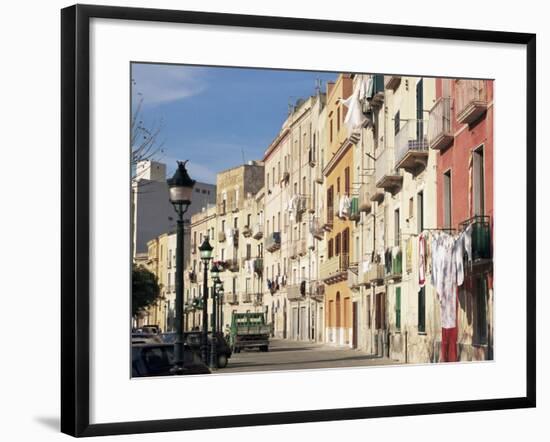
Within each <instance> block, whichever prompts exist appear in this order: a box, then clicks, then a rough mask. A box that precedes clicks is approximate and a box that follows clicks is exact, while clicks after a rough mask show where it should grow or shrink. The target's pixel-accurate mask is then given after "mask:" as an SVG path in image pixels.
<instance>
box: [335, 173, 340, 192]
mask: <svg viewBox="0 0 550 442" xmlns="http://www.w3.org/2000/svg"><path fill="white" fill-rule="evenodd" d="M336 194H337V195H340V177H338V178H336Z"/></svg>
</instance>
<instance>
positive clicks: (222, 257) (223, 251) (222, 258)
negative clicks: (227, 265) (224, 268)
mask: <svg viewBox="0 0 550 442" xmlns="http://www.w3.org/2000/svg"><path fill="white" fill-rule="evenodd" d="M221 260H222V261H225V249H222V254H221Z"/></svg>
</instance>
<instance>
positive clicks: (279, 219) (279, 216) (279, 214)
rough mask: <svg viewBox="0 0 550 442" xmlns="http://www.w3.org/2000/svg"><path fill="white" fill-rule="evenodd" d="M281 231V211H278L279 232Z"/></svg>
mask: <svg viewBox="0 0 550 442" xmlns="http://www.w3.org/2000/svg"><path fill="white" fill-rule="evenodd" d="M280 231H281V212H277V232H280Z"/></svg>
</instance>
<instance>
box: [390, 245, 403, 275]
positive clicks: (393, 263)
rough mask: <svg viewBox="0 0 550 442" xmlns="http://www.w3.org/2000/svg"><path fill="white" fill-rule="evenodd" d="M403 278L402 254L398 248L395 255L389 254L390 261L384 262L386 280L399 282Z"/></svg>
mask: <svg viewBox="0 0 550 442" xmlns="http://www.w3.org/2000/svg"><path fill="white" fill-rule="evenodd" d="M402 276H403V253H402V251H401V248H400V247H398V250H397V252H396V253H393V251H392V253H391V259H389V260H386V280H393V281H399V280H401V278H402Z"/></svg>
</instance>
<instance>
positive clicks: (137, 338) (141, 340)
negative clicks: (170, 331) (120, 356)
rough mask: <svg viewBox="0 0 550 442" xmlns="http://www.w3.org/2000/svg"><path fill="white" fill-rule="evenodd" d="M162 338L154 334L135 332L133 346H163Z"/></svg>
mask: <svg viewBox="0 0 550 442" xmlns="http://www.w3.org/2000/svg"><path fill="white" fill-rule="evenodd" d="M162 342H163V341H162V339H161V337H160V336H159V335H157V334H153V333H143V332H133V333H132V344H155V343H157V344H161V343H162Z"/></svg>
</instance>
